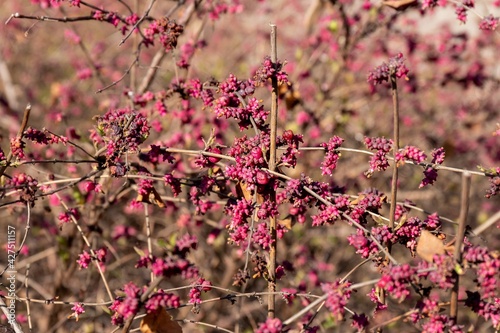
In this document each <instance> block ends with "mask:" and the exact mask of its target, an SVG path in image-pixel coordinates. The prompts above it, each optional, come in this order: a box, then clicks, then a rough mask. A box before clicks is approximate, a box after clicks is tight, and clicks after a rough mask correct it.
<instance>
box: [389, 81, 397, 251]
mask: <svg viewBox="0 0 500 333" xmlns="http://www.w3.org/2000/svg"><path fill="white" fill-rule="evenodd" d="M391 91H392V105H393V112H394V114H393V122H394V137H393V141H394V143H393V146H392V151H393V153H394V168H393V171H392V184H391V208H390V212H389V228H390V229H391V231H392V230H393V229H394V219H395V215H396V200H397V192H398V166H397V164H396V154H397V152H398V150H399V100H398V86H397V83H396V77H395V76H394V75H391ZM389 249H390V244H389Z"/></svg>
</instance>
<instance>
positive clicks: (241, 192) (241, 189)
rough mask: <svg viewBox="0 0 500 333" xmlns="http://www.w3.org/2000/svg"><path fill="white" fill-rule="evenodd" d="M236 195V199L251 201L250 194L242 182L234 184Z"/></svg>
mask: <svg viewBox="0 0 500 333" xmlns="http://www.w3.org/2000/svg"><path fill="white" fill-rule="evenodd" d="M236 193H237V194H238V198H242V197H243V198H245V200H252V198H253V196H252V193H251V192H250V191H249V190H248V189H247V184H246V183H244V182H238V183H237V184H236Z"/></svg>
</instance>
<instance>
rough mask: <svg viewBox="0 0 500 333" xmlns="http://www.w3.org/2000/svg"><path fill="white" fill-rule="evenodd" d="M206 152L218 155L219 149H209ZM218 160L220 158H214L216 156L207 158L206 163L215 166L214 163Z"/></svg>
mask: <svg viewBox="0 0 500 333" xmlns="http://www.w3.org/2000/svg"><path fill="white" fill-rule="evenodd" d="M208 151H209V152H210V153H214V154H220V153H221V151H220V149H219V148H218V147H213V148H209V149H208ZM220 160H221V158H220V157H216V156H208V161H209V162H210V163H213V164H215V163H217V162H219V161H220Z"/></svg>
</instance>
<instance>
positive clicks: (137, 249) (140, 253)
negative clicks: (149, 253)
mask: <svg viewBox="0 0 500 333" xmlns="http://www.w3.org/2000/svg"><path fill="white" fill-rule="evenodd" d="M134 250H135V252H136V253H137V254H138V255H139V256H140V257H141V258H142V257H145V256H146V252H144V251H143V250H141V249H140V248H138V247H136V246H134Z"/></svg>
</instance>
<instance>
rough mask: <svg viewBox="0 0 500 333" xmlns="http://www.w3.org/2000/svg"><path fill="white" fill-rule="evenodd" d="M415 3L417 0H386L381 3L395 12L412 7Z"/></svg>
mask: <svg viewBox="0 0 500 333" xmlns="http://www.w3.org/2000/svg"><path fill="white" fill-rule="evenodd" d="M416 2H417V0H386V1H382V4H384V5H385V6H388V7H391V8H394V9H396V10H399V9H401V10H403V9H405V8H407V7H410V6H412V5H414V4H415V3H416Z"/></svg>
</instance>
